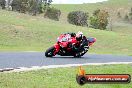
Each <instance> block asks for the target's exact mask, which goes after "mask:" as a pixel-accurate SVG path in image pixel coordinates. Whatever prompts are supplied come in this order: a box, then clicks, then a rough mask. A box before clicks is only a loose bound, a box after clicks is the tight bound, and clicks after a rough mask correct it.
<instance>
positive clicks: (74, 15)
mask: <svg viewBox="0 0 132 88" xmlns="http://www.w3.org/2000/svg"><path fill="white" fill-rule="evenodd" d="M67 19H68V22H69V23H70V24H73V25H77V26H88V22H87V20H88V13H85V12H83V11H73V12H70V13H69V14H68V16H67Z"/></svg>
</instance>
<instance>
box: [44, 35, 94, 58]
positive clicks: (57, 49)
mask: <svg viewBox="0 0 132 88" xmlns="http://www.w3.org/2000/svg"><path fill="white" fill-rule="evenodd" d="M83 40H85V41H84V43H83V46H81V44H82V41H83ZM95 41H96V38H86V37H85V36H83V39H82V40H81V41H77V40H76V38H75V37H71V35H69V34H61V35H60V36H59V37H58V38H57V43H56V44H54V46H52V47H50V48H49V49H47V50H46V52H45V56H46V57H53V56H55V55H60V56H74V57H81V56H83V55H84V54H85V53H86V52H87V51H88V49H89V46H91V45H92V44H93V43H94V42H95ZM72 45H74V47H76V49H75V50H73V48H72ZM80 46H81V48H80ZM78 53H79V54H78Z"/></svg>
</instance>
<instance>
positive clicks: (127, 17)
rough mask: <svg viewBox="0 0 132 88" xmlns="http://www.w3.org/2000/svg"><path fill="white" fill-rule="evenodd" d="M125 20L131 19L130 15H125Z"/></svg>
mask: <svg viewBox="0 0 132 88" xmlns="http://www.w3.org/2000/svg"><path fill="white" fill-rule="evenodd" d="M124 21H127V22H128V21H129V16H128V15H127V14H126V15H125V17H124Z"/></svg>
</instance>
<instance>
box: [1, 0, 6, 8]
mask: <svg viewBox="0 0 132 88" xmlns="http://www.w3.org/2000/svg"><path fill="white" fill-rule="evenodd" d="M5 3H6V2H5V0H1V1H0V6H1V7H2V9H5Z"/></svg>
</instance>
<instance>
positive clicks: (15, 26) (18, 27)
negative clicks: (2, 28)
mask: <svg viewBox="0 0 132 88" xmlns="http://www.w3.org/2000/svg"><path fill="white" fill-rule="evenodd" d="M13 27H14V28H15V29H25V27H24V26H22V25H13Z"/></svg>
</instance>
